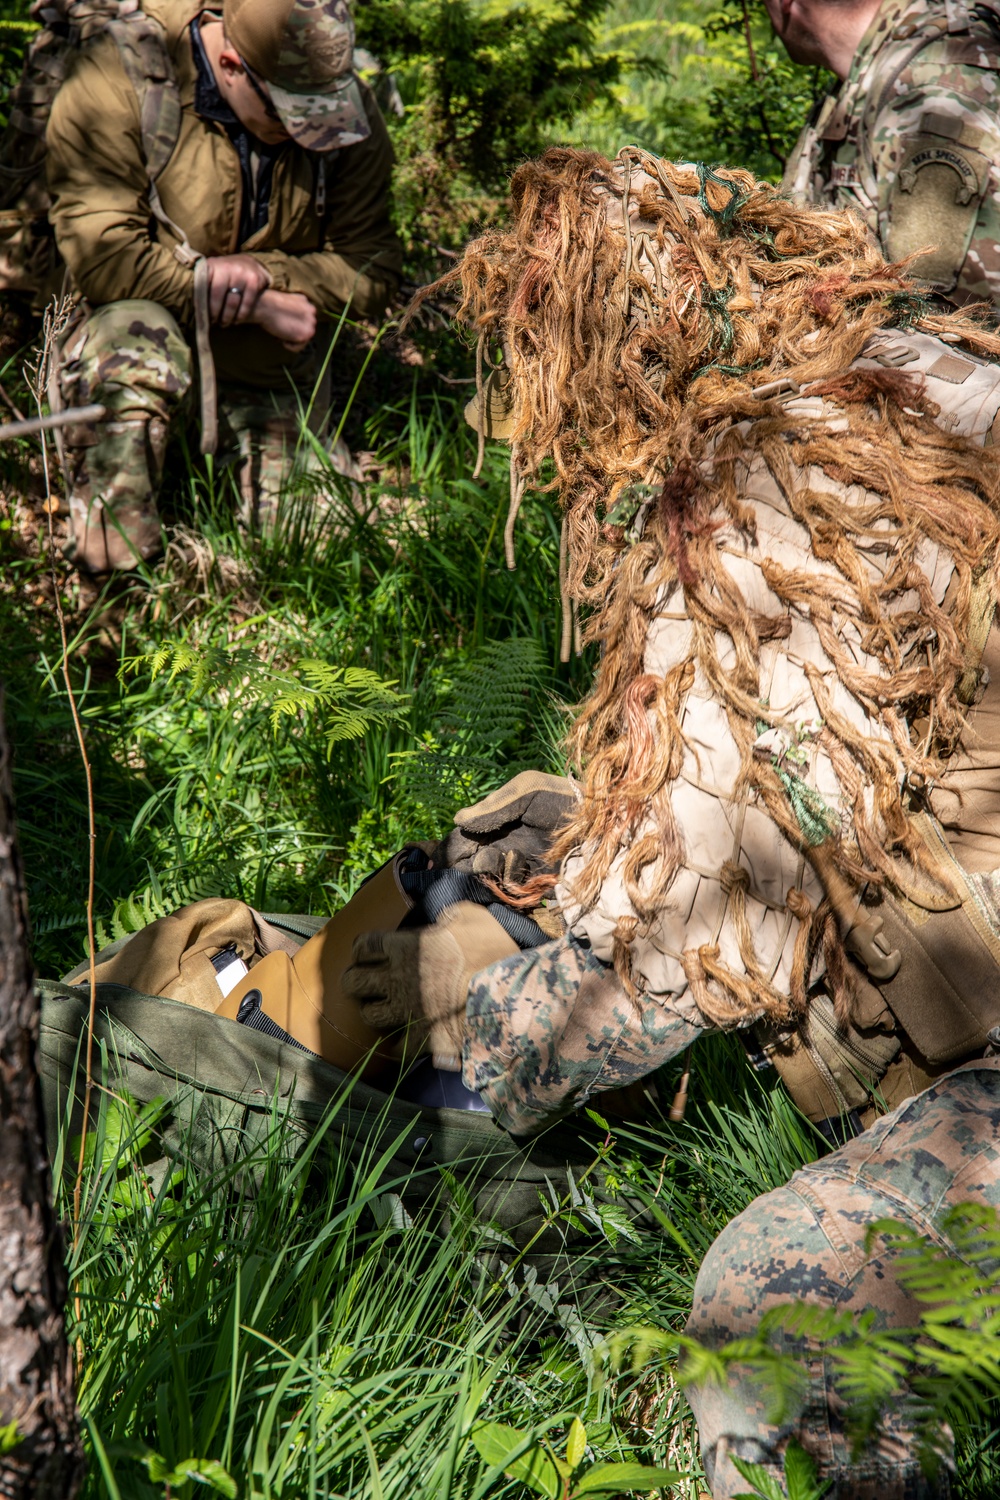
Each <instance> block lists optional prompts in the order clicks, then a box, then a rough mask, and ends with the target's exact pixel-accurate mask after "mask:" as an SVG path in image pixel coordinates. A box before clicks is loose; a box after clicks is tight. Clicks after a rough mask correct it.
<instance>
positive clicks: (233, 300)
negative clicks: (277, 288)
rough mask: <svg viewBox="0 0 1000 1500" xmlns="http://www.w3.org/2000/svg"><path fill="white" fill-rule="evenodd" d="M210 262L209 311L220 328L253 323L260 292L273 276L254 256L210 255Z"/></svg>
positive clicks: (208, 263) (208, 260)
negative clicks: (234, 324)
mask: <svg viewBox="0 0 1000 1500" xmlns="http://www.w3.org/2000/svg"><path fill="white" fill-rule="evenodd" d="M207 265H208V313H209V318H210V320H211V321H212V322H213V323H216V324H218V326H219V327H220V328H229V327H230V325H231V324H233V323H253V322H256V321H257V319H256V317H255V314H256V312H257V305H258V303H259V301H260V297H261V293H262V292H264V291H265V290H266V289H267V287H268V286H269V285H270V282H271V278H270V276H269V275H268V274H267V272H266V271H265V270H264V267H263V266H262V265H261V263H260V261H258V260H254V258H253V256H252V255H210V256H208V258H207Z"/></svg>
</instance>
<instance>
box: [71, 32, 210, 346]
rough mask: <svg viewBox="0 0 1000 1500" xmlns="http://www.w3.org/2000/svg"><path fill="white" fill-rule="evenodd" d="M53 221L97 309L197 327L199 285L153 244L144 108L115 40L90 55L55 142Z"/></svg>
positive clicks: (77, 71) (80, 62) (82, 59)
mask: <svg viewBox="0 0 1000 1500" xmlns="http://www.w3.org/2000/svg"><path fill="white" fill-rule="evenodd" d="M46 141H47V168H48V184H49V192H50V194H51V196H52V200H53V201H52V208H51V210H50V214H49V217H50V220H51V223H52V226H53V229H54V230H55V235H56V241H57V243H58V245H59V251H60V254H61V255H62V257H63V259H64V260H65V262H66V264H67V266H68V267H69V269H70V272H71V274H72V277H73V280H74V282H75V284H76V286H77V287H78V288H79V289H80V291H81V292H82V293H83V295H84V296H85V297H86V298H87V299H88V300H89V301H90V302H92V303H94V304H95V305H101V304H103V303H106V302H118V301H121V300H123V299H132V298H148V299H149V300H150V301H152V302H159V303H160V304H161V305H162V306H163V307H166V308H168V309H169V311H170V312H172V313H173V314H174V316H175V317H176V318H177V319H178V321H179V322H181V323H190V322H192V321H193V319H194V277H193V274H192V271H191V268H190V267H189V266H183V265H181V263H180V262H179V261H178V260H177V258H176V256H175V255H174V253H173V251H172V250H171V249H169V248H168V247H167V246H166V245H160V244H157V242H156V240H155V239H153V238H152V237H151V235H150V219H151V215H150V208H149V182H148V178H147V175H146V167H145V163H144V160H143V154H142V142H141V135H140V130H139V106H138V101H137V99H136V94H135V90H134V89H133V87H132V85H131V84H130V83H129V81H128V79H127V77H126V75H125V72H124V69H123V68H122V66H121V63H120V61H119V57H118V49H117V47H116V46H115V44H114V42H113V41H112V40H111V38H110V37H108V38H105V39H104V40H102V41H101V42H99V43H97V44H96V45H95V46H94V47H93V49H91V50H90V51H88V52H86V53H83V54H81V55H80V56H79V57H78V58H77V59H76V60H75V62H74V66H73V71H72V72H71V74H70V76H69V78H68V79H67V80H66V82H65V83H64V84H63V86H62V88H61V89H60V90H59V93H58V94H57V95H56V98H55V102H54V104H53V106H52V115H51V118H50V120H49V127H48V131H47V136H46Z"/></svg>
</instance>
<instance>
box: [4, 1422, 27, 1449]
mask: <svg viewBox="0 0 1000 1500" xmlns="http://www.w3.org/2000/svg"><path fill="white" fill-rule="evenodd" d="M23 1441H24V1438H23V1436H22V1434H21V1433H20V1432H18V1430H17V1423H16V1422H8V1423H6V1425H5V1426H3V1427H0V1457H2V1456H3V1454H5V1453H12V1452H13V1450H14V1449H15V1448H16V1447H17V1446H18V1444H19V1443H22V1442H23Z"/></svg>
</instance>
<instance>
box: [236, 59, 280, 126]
mask: <svg viewBox="0 0 1000 1500" xmlns="http://www.w3.org/2000/svg"><path fill="white" fill-rule="evenodd" d="M240 62H241V63H242V64H243V71H244V73H245V74H246V75H247V80H248V82H249V84H250V87H251V88H252V89H253V91H254V93H255V94H256V95H257V98H258V99H259V100H260V102H261V104H263V106H264V113H265V114H266V115H267V118H268V119H269V120H276V121H277V122H278V124H279V125H280V124H281V123H282V122H281V116H280V115H279V114H278V111H277V110H276V109H275V107H274V102H273V100H272V99H271V96H270V94H269V93H268V92H267V89H266V88H265V87H264V84H263V81H262V80H261V79H259V78H258V77H257V76H256V74H255V73H254V71H253V69H252V68H251V66H250V64H249V63H248V62H247V61H246V59H245V58H242V57H241V58H240Z"/></svg>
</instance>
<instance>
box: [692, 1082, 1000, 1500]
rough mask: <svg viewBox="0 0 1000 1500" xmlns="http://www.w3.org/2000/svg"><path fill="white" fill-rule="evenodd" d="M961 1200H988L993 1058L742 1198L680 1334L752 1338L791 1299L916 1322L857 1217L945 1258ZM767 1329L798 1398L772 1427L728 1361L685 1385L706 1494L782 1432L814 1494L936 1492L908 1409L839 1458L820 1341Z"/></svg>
mask: <svg viewBox="0 0 1000 1500" xmlns="http://www.w3.org/2000/svg"><path fill="white" fill-rule="evenodd" d="M964 1203H975V1204H984V1205H987V1206H989V1207H992V1208H1000V1059H986V1060H983V1061H978V1062H972V1063H966V1064H965V1065H964V1066H963V1067H961V1068H958V1069H957V1070H956V1071H955V1072H953V1073H949V1074H947V1075H946V1076H945V1077H944V1078H941V1079H939V1080H938V1081H937V1082H936V1083H935V1084H934V1085H933V1086H932V1087H931V1088H929V1089H927V1091H926V1092H925V1093H923V1094H920V1095H918V1096H917V1098H915V1099H910V1100H909V1101H907V1102H906V1103H904V1104H902V1105H901V1106H900V1107H899V1109H897V1110H895V1111H894V1113H892V1114H890V1115H886V1116H885V1117H884V1118H883V1119H882V1120H880V1121H879V1122H878V1124H877V1125H874V1126H872V1128H871V1129H870V1130H867V1131H865V1133H864V1134H863V1135H861V1136H858V1137H857V1139H856V1140H853V1141H851V1142H850V1144H849V1145H847V1146H844V1147H843V1148H842V1149H841V1150H839V1151H837V1152H835V1153H834V1154H833V1155H831V1156H828V1157H826V1158H825V1159H824V1160H822V1161H819V1162H814V1163H812V1164H811V1165H810V1166H807V1167H804V1168H803V1169H802V1170H801V1171H800V1172H796V1173H795V1175H794V1176H793V1177H792V1179H791V1181H790V1182H789V1183H788V1184H787V1186H785V1187H782V1188H777V1189H776V1190H775V1191H774V1192H771V1193H766V1194H764V1195H763V1196H762V1197H760V1198H758V1199H756V1200H755V1202H753V1203H751V1205H750V1207H749V1208H748V1209H746V1210H745V1211H744V1212H743V1213H741V1214H739V1215H738V1216H737V1218H735V1219H734V1220H733V1221H732V1223H730V1224H729V1225H727V1227H726V1228H725V1229H724V1230H723V1232H722V1233H721V1234H720V1235H719V1237H718V1239H717V1240H716V1241H715V1243H714V1244H713V1245H712V1247H711V1249H710V1250H709V1252H708V1254H707V1256H706V1257H705V1260H704V1262H703V1263H702V1267H701V1270H700V1272H699V1274H698V1280H697V1283H696V1285H695V1291H694V1306H693V1310H692V1313H691V1318H690V1321H689V1322H688V1325H687V1332H688V1333H689V1334H691V1335H692V1336H694V1337H695V1338H697V1339H699V1340H700V1341H701V1342H702V1343H704V1344H707V1345H709V1346H710V1347H714V1348H718V1347H720V1346H721V1345H723V1344H725V1343H728V1342H729V1341H730V1340H732V1339H737V1338H740V1337H742V1336H743V1335H748V1334H751V1333H753V1332H754V1331H755V1330H756V1329H757V1327H758V1326H759V1324H760V1320H761V1317H762V1316H763V1314H764V1313H765V1312H766V1311H767V1310H768V1308H771V1307H774V1306H777V1305H780V1304H784V1303H788V1302H792V1301H795V1300H803V1301H805V1302H808V1303H812V1304H816V1305H819V1306H821V1307H834V1308H837V1309H839V1310H842V1311H845V1310H846V1311H851V1310H853V1311H856V1312H857V1313H859V1314H860V1313H862V1312H864V1311H868V1310H871V1311H873V1312H874V1313H875V1315H876V1326H877V1327H880V1328H890V1329H891V1328H912V1327H916V1326H917V1325H918V1323H919V1320H920V1311H921V1305H920V1304H919V1303H917V1302H916V1301H915V1300H914V1299H913V1298H912V1297H911V1296H910V1295H909V1294H908V1292H906V1291H905V1290H904V1288H902V1287H901V1286H900V1284H899V1281H898V1280H897V1279H896V1278H895V1276H894V1274H893V1253H892V1250H891V1249H890V1248H887V1246H886V1243H885V1242H884V1241H883V1240H881V1239H876V1240H875V1241H874V1243H873V1245H872V1247H871V1249H866V1245H865V1240H866V1232H867V1229H868V1226H869V1225H870V1224H872V1223H873V1222H874V1221H876V1220H878V1219H894V1220H896V1221H898V1222H901V1223H903V1224H905V1225H907V1226H909V1227H910V1228H912V1229H913V1230H915V1231H916V1232H917V1233H918V1234H920V1235H921V1236H924V1237H926V1238H927V1239H928V1240H929V1242H930V1243H931V1244H932V1245H934V1246H937V1247H938V1248H939V1249H941V1250H942V1251H944V1252H945V1253H946V1254H953V1255H954V1254H957V1252H956V1248H955V1246H954V1244H953V1243H952V1242H951V1240H950V1239H949V1235H948V1232H947V1228H946V1225H945V1220H946V1218H947V1215H948V1214H949V1212H950V1211H951V1210H952V1209H954V1208H956V1207H957V1206H958V1205H959V1204H964ZM781 1338H782V1340H783V1341H784V1342H783V1344H782V1347H785V1348H787V1349H788V1350H789V1351H790V1352H792V1353H795V1354H796V1355H798V1356H799V1357H800V1358H804V1359H805V1361H806V1367H807V1370H808V1373H809V1387H808V1391H807V1394H806V1396H805V1400H804V1402H803V1404H802V1406H801V1407H800V1409H799V1410H798V1412H797V1414H796V1415H795V1416H794V1418H790V1419H789V1421H788V1422H786V1423H785V1425H783V1426H781V1427H777V1426H774V1425H772V1424H771V1423H769V1422H768V1421H767V1420H766V1418H765V1415H764V1411H765V1403H764V1399H763V1394H762V1390H761V1387H760V1386H759V1385H758V1383H757V1382H756V1381H755V1380H753V1378H752V1377H750V1376H749V1375H746V1376H741V1374H740V1372H739V1367H735V1369H734V1370H733V1371H731V1373H730V1378H729V1381H728V1383H727V1384H726V1385H725V1386H704V1387H701V1388H698V1389H695V1390H693V1391H692V1390H689V1392H688V1395H689V1398H690V1401H691V1405H692V1407H693V1409H694V1413H695V1416H696V1418H697V1420H698V1426H699V1430H700V1434H701V1443H702V1454H703V1458H704V1462H705V1472H706V1474H707V1475H708V1479H709V1483H710V1484H711V1486H712V1495H713V1497H714V1500H729V1497H731V1496H733V1495H735V1494H739V1493H746V1490H747V1482H746V1480H745V1479H742V1478H741V1477H740V1475H739V1474H738V1472H737V1471H736V1469H735V1467H734V1466H733V1464H732V1463H731V1462H730V1461H729V1456H730V1455H731V1454H733V1453H735V1454H736V1456H737V1457H739V1458H743V1459H749V1460H750V1461H751V1462H754V1463H761V1464H763V1465H764V1466H765V1467H766V1468H767V1469H768V1470H769V1471H770V1472H771V1473H773V1475H774V1476H775V1478H776V1479H777V1478H779V1477H780V1475H781V1473H782V1454H783V1452H784V1449H785V1446H786V1445H787V1443H788V1441H789V1439H790V1438H792V1437H797V1438H798V1440H799V1442H801V1443H802V1445H803V1446H804V1447H805V1448H806V1450H807V1451H808V1452H809V1453H810V1454H811V1455H812V1456H813V1458H814V1459H816V1460H817V1461H818V1464H819V1469H820V1473H821V1475H822V1476H823V1477H824V1478H826V1479H830V1480H832V1481H833V1485H832V1489H831V1490H830V1491H829V1495H828V1500H932V1497H933V1500H945V1497H947V1496H948V1495H949V1493H950V1479H949V1475H948V1472H947V1470H946V1469H945V1470H943V1471H939V1473H938V1474H937V1476H936V1477H935V1478H934V1479H933V1480H931V1479H928V1478H926V1477H925V1476H924V1475H923V1474H922V1473H921V1469H920V1464H919V1462H918V1459H917V1453H916V1446H917V1445H916V1442H915V1440H914V1408H913V1406H912V1405H911V1406H907V1403H906V1402H902V1403H899V1404H898V1405H897V1406H895V1407H894V1408H892V1409H890V1410H888V1411H887V1412H886V1413H885V1415H884V1420H883V1425H882V1428H881V1430H880V1434H879V1437H878V1439H877V1441H876V1442H875V1443H874V1444H873V1445H872V1447H870V1448H869V1449H867V1450H865V1452H864V1453H863V1454H862V1455H861V1457H860V1458H859V1459H857V1460H853V1459H852V1455H851V1447H850V1443H849V1441H848V1438H847V1436H846V1434H845V1427H844V1410H843V1406H842V1402H841V1399H840V1396H839V1394H838V1393H837V1391H836V1390H835V1389H834V1385H833V1382H832V1376H831V1368H830V1364H829V1361H828V1360H827V1359H825V1358H824V1354H823V1350H822V1348H817V1347H815V1346H810V1345H805V1346H804V1345H803V1344H802V1343H801V1342H800V1341H797V1340H795V1339H793V1338H791V1336H790V1335H789V1336H784V1335H783V1336H781Z"/></svg>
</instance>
